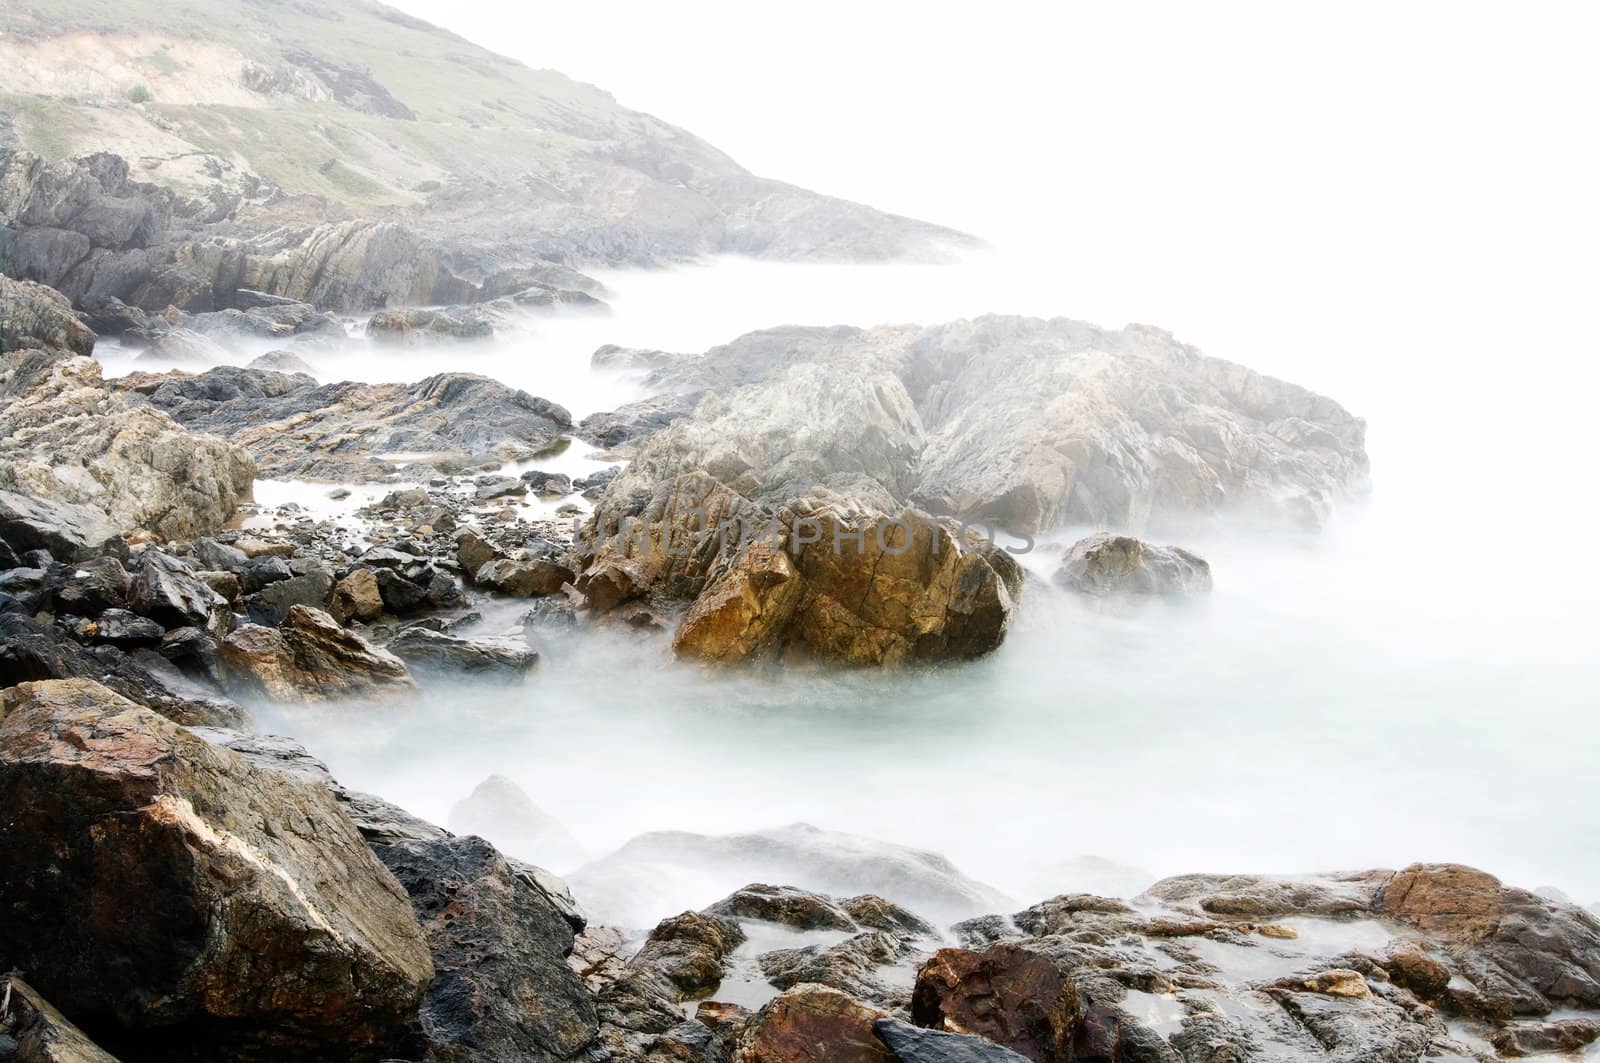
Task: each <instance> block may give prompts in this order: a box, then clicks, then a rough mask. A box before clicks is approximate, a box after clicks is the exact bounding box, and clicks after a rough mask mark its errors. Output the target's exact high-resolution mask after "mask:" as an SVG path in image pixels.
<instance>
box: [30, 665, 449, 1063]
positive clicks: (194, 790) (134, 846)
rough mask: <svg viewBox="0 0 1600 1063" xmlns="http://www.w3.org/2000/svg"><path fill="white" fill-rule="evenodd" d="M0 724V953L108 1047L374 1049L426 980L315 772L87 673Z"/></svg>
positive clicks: (412, 934)
mask: <svg viewBox="0 0 1600 1063" xmlns="http://www.w3.org/2000/svg"><path fill="white" fill-rule="evenodd" d="M7 698H8V712H7V714H6V716H5V720H4V722H3V723H0V809H4V810H6V811H5V812H4V814H3V815H0V851H3V852H4V853H5V854H6V858H5V860H4V861H3V862H0V910H3V911H4V912H5V913H6V928H5V949H6V958H7V960H8V961H9V962H11V963H13V964H16V965H17V966H18V967H21V968H24V969H26V970H27V971H28V974H29V978H30V980H31V981H32V982H33V983H34V984H35V985H36V986H37V987H38V989H39V991H40V992H41V993H43V994H44V995H45V996H46V997H47V998H48V999H49V1000H51V1001H52V1002H53V1003H55V1004H57V1005H58V1006H59V1007H61V1008H62V1009H63V1010H64V1011H65V1012H67V1013H68V1014H70V1015H72V1016H73V1018H74V1020H76V1021H77V1022H79V1023H81V1024H82V1025H83V1026H84V1028H85V1029H89V1030H92V1031H94V1032H95V1034H96V1036H97V1037H98V1038H99V1039H100V1040H101V1041H102V1043H104V1044H107V1045H108V1046H109V1047H110V1048H111V1049H112V1050H113V1051H116V1050H117V1048H118V1045H119V1043H120V1042H121V1041H122V1040H123V1039H128V1040H130V1041H132V1040H138V1041H139V1042H140V1043H141V1044H148V1038H149V1037H151V1036H156V1037H159V1039H160V1045H161V1054H162V1055H163V1057H164V1058H171V1059H196V1060H201V1059H204V1060H211V1059H219V1058H257V1059H266V1058H297V1059H328V1060H347V1059H376V1058H381V1057H383V1056H385V1055H388V1054H390V1053H391V1052H392V1051H394V1050H396V1049H397V1048H398V1047H399V1046H400V1045H401V1043H402V1042H403V1040H404V1038H405V1036H406V1032H407V1030H408V1028H409V1026H410V1024H411V1023H412V1022H413V1021H414V1019H415V1015H416V1010H417V1005H418V1002H419V1001H420V1000H421V999H422V994H423V991H424V989H425V988H426V987H427V985H428V983H429V981H430V979H431V978H432V976H433V967H432V964H431V962H430V961H429V958H428V950H427V947H426V945H425V944H424V942H423V937H422V932H421V929H420V928H419V927H418V925H417V922H416V919H415V918H414V917H413V916H412V914H411V906H410V903H409V901H408V899H407V897H406V894H405V892H404V891H403V890H401V888H400V886H399V885H398V884H397V883H396V882H395V880H394V878H393V877H392V876H391V875H390V874H389V872H388V871H386V870H385V869H384V868H383V867H382V865H380V864H379V863H378V862H377V860H376V858H375V857H374V856H373V855H372V853H371V851H370V850H369V849H368V848H367V845H366V842H365V841H364V840H363V839H362V837H361V835H360V833H359V832H358V831H357V830H356V828H355V826H354V825H353V824H352V823H351V822H350V820H349V818H348V817H347V816H346V815H345V814H344V812H343V811H342V810H341V809H340V807H339V804H338V802H337V801H336V799H335V798H334V796H333V795H332V793H330V792H329V790H328V789H327V788H326V787H325V786H324V785H323V784H322V783H321V782H320V781H318V780H315V779H309V778H305V777H301V776H296V775H293V774H291V773H286V772H281V771H273V770H269V769H264V768H257V767H255V766H253V765H251V764H250V763H249V762H247V761H246V760H245V759H244V758H243V757H241V756H239V755H238V754H235V753H233V752H232V751H231V750H227V749H223V748H221V747H217V746H213V745H210V744H209V743H207V742H205V741H202V740H201V739H200V738H198V737H197V736H195V735H194V734H193V733H191V732H189V731H187V730H185V729H184V728H182V727H179V726H178V725H176V724H173V723H171V722H169V721H167V720H164V719H162V718H161V717H160V716H157V715H156V714H155V713H153V712H151V711H150V710H148V709H145V708H142V707H140V706H138V705H135V704H134V703H132V702H130V701H127V700H126V699H124V698H122V697H120V696H118V695H116V694H114V693H112V692H111V691H109V690H107V689H106V688H104V687H102V686H100V685H99V684H98V683H94V682H91V681H88V680H60V681H50V682H41V683H24V684H21V685H20V686H18V687H16V688H14V690H13V691H11V692H9V693H8V695H7Z"/></svg>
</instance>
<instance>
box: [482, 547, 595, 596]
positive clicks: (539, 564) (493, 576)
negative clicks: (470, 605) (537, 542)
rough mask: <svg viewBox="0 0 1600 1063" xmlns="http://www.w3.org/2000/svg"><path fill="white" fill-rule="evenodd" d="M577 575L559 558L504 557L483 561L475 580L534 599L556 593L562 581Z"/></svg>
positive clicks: (567, 581) (512, 593)
mask: <svg viewBox="0 0 1600 1063" xmlns="http://www.w3.org/2000/svg"><path fill="white" fill-rule="evenodd" d="M576 578H577V577H576V576H575V575H574V573H573V571H572V570H571V569H570V568H568V567H566V566H565V565H563V564H561V563H560V562H558V561H549V560H543V559H536V560H532V561H521V560H517V559H515V558H508V557H502V558H496V559H494V560H491V561H486V562H484V563H483V565H482V566H480V567H479V568H478V570H477V571H476V572H475V573H473V576H472V581H473V582H474V583H476V584H477V585H478V586H480V587H487V588H488V589H490V590H493V591H499V592H500V593H501V594H509V595H511V596H512V597H513V598H532V597H535V596H537V595H542V594H555V593H556V592H558V591H560V590H561V587H562V585H563V584H566V583H570V582H572V580H574V579H576Z"/></svg>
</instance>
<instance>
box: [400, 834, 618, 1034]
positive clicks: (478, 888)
mask: <svg viewBox="0 0 1600 1063" xmlns="http://www.w3.org/2000/svg"><path fill="white" fill-rule="evenodd" d="M376 851H377V854H378V856H379V858H380V859H381V860H382V861H383V863H384V864H385V865H386V866H387V867H388V868H389V870H390V871H391V872H393V874H394V875H395V877H396V878H397V879H399V881H400V884H401V885H402V886H404V887H405V889H406V891H407V892H408V893H409V894H410V896H411V903H412V906H413V909H414V910H415V912H416V916H417V919H418V920H419V921H420V922H421V924H422V930H423V934H424V936H425V938H426V940H427V943H428V949H429V952H430V953H431V954H432V957H433V966H434V971H435V975H434V980H433V984H432V985H431V986H429V988H428V992H427V995H426V996H425V997H424V998H423V1001H422V1012H421V1023H422V1034H423V1040H424V1043H425V1045H426V1055H427V1058H428V1059H432V1060H463V1061H466V1060H483V1061H490V1063H493V1061H505V1063H525V1061H535V1063H536V1061H550V1063H555V1061H559V1060H567V1059H571V1058H573V1057H574V1056H576V1055H577V1054H578V1053H579V1052H580V1051H581V1050H582V1049H583V1048H584V1047H585V1046H587V1045H589V1044H590V1043H591V1042H592V1041H593V1040H594V1039H595V1036H596V1033H597V1030H598V1019H597V1017H596V1014H595V1006H594V1001H593V999H592V998H591V997H590V995H589V993H588V992H587V991H586V990H585V988H584V985H583V982H582V980H581V979H580V978H579V977H578V975H577V974H576V973H575V972H574V971H573V970H572V969H571V968H570V967H569V966H568V963H567V957H568V956H569V955H570V954H571V952H572V948H573V930H572V927H571V925H569V923H568V922H567V920H566V918H565V916H564V915H563V913H562V912H561V911H559V910H558V909H557V908H556V907H555V906H554V905H552V904H551V903H550V901H549V899H548V898H547V897H546V895H545V893H544V892H543V891H542V890H541V889H539V888H538V887H537V886H536V885H534V884H533V883H532V882H531V881H529V880H528V879H527V878H526V876H525V875H524V874H521V873H519V871H518V870H517V868H516V866H515V865H513V864H511V863H509V862H507V861H506V860H505V859H504V858H503V857H502V856H501V855H500V854H499V853H497V852H496V851H495V849H494V847H493V846H491V845H490V844H489V843H488V842H486V841H484V840H483V839H482V838H448V839H440V840H436V841H410V842H401V843H399V844H395V845H386V846H379V847H378V848H377V850H376Z"/></svg>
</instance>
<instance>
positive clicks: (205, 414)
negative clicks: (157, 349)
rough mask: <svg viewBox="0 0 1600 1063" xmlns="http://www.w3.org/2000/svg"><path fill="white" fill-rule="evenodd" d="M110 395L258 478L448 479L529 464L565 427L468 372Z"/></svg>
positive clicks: (252, 380) (221, 377)
mask: <svg viewBox="0 0 1600 1063" xmlns="http://www.w3.org/2000/svg"><path fill="white" fill-rule="evenodd" d="M120 386H122V387H124V388H125V389H126V390H127V391H128V393H129V395H130V401H136V402H139V403H148V404H149V405H150V406H152V407H154V408H155V409H158V410H162V411H165V412H166V413H168V414H170V415H171V416H172V417H173V418H174V419H176V420H177V421H178V422H180V423H181V424H183V425H185V426H186V427H189V428H192V429H194V430H196V431H203V432H211V433H214V434H216V435H219V436H223V437H225V438H227V439H228V440H229V441H230V442H232V443H233V444H235V445H236V446H238V447H240V448H242V449H243V450H244V451H245V452H247V453H248V454H249V455H250V456H251V457H252V458H253V459H254V460H255V462H256V464H257V465H258V466H259V468H260V471H261V474H262V475H264V476H277V477H296V478H301V479H318V480H338V481H373V480H383V479H388V478H390V477H391V475H392V473H393V472H394V470H395V469H396V468H398V467H400V466H402V465H404V464H408V463H411V462H416V461H422V462H430V463H432V464H433V465H434V466H435V467H436V468H440V469H443V470H445V471H448V472H459V471H461V470H462V469H464V468H469V467H471V466H473V465H477V464H481V463H483V462H485V461H488V460H491V459H496V460H512V459H520V458H528V457H532V456H534V455H535V454H537V453H539V452H541V451H542V450H544V449H547V448H549V447H550V446H552V445H553V444H555V443H557V442H558V441H559V440H561V439H562V438H563V436H564V433H565V432H566V431H567V430H568V429H570V428H571V426H572V418H571V415H570V414H568V413H567V411H566V410H565V409H563V408H562V407H560V406H558V405H556V404H555V403H552V402H548V401H546V400H544V399H540V398H536V397H534V396H532V395H529V394H528V393H527V392H524V391H518V390H516V389H515V388H508V387H506V386H505V385H504V384H499V383H496V382H495V381H493V380H490V379H489V378H488V377H483V376H477V375H474V374H470V373H441V374H439V375H437V376H431V377H428V378H427V379H425V380H420V381H418V382H416V383H414V384H360V383H352V382H349V381H346V382H343V383H337V384H326V385H322V386H318V384H317V382H316V380H314V379H313V378H311V377H309V376H306V375H304V374H298V373H296V374H287V373H277V372H272V371H270V370H262V369H240V368H236V367H232V366H224V367H219V368H216V369H212V370H209V371H207V372H205V373H201V374H200V375H198V376H185V375H181V374H163V375H160V376H146V377H136V378H130V379H127V380H125V381H122V382H121V384H120ZM389 455H402V456H403V457H393V458H391V457H389Z"/></svg>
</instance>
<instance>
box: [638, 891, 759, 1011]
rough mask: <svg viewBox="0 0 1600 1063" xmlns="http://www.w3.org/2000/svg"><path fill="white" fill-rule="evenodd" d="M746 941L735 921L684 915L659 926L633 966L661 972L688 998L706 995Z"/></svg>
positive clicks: (651, 933) (694, 914) (703, 914)
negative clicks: (728, 959)
mask: <svg viewBox="0 0 1600 1063" xmlns="http://www.w3.org/2000/svg"><path fill="white" fill-rule="evenodd" d="M743 941H744V931H743V930H741V929H739V923H738V921H737V920H735V919H730V918H727V917H725V916H720V915H712V914H707V913H704V912H684V913H683V914H682V915H675V916H672V917H671V918H669V919H663V920H661V922H659V923H657V924H656V928H655V929H654V930H652V931H650V937H649V938H648V939H647V940H646V941H645V943H644V947H643V948H641V949H640V950H639V954H638V955H637V956H636V957H634V960H633V964H632V965H633V966H636V967H645V968H649V969H651V970H654V971H657V972H659V973H660V974H662V975H664V976H665V977H666V979H667V980H668V981H670V982H671V983H672V984H673V985H674V986H676V987H677V988H678V989H679V990H680V991H681V992H683V993H684V994H685V995H687V996H690V997H694V996H703V995H704V994H706V993H709V992H711V991H713V990H715V989H716V988H717V986H718V985H719V984H720V983H721V982H722V974H723V969H724V966H725V964H726V962H727V958H728V954H729V953H731V952H732V951H733V950H734V949H736V948H738V947H739V945H740V944H741V943H742V942H743Z"/></svg>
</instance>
